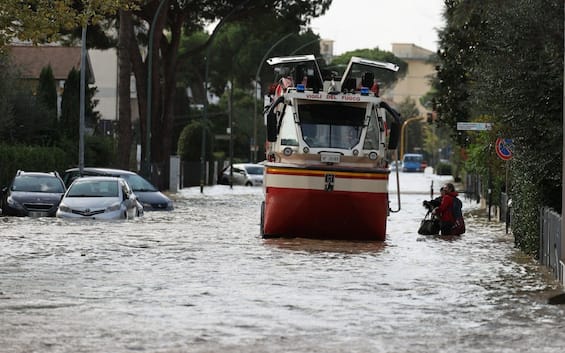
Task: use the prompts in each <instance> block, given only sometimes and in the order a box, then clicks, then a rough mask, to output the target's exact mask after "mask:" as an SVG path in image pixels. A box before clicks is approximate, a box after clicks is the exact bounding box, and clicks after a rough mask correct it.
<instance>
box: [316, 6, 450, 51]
mask: <svg viewBox="0 0 565 353" xmlns="http://www.w3.org/2000/svg"><path fill="white" fill-rule="evenodd" d="M443 7H444V0H333V1H332V4H331V6H330V8H329V10H328V11H326V13H325V14H324V15H323V16H321V17H318V18H315V19H313V20H312V23H311V27H312V30H313V31H314V33H317V34H318V35H319V36H320V37H321V38H322V39H331V40H333V41H334V55H340V54H343V53H344V52H346V51H350V50H354V49H366V48H369V49H374V48H375V47H378V48H379V49H381V50H386V51H391V50H392V43H413V44H416V45H417V46H420V47H423V48H426V49H428V50H432V51H436V50H437V40H438V38H437V30H438V29H440V28H441V27H442V26H443V24H444V20H443V17H442V12H443Z"/></svg>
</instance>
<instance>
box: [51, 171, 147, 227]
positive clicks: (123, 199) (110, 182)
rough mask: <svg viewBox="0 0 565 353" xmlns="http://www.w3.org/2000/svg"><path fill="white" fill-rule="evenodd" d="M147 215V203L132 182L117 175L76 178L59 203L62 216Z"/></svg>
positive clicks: (109, 217) (59, 211) (107, 217)
mask: <svg viewBox="0 0 565 353" xmlns="http://www.w3.org/2000/svg"><path fill="white" fill-rule="evenodd" d="M141 215H143V206H142V205H141V204H140V203H139V202H138V201H137V197H136V196H135V194H134V193H133V191H132V190H131V188H130V187H129V185H128V183H127V182H126V181H125V180H124V179H122V178H117V177H106V176H101V177H84V178H79V179H77V180H75V181H74V182H73V183H72V184H71V186H70V187H69V189H68V190H67V192H66V193H65V195H64V196H63V199H62V200H61V203H60V204H59V209H58V210H57V217H58V218H78V219H128V218H133V217H139V216H141Z"/></svg>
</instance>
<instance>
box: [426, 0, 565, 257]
mask: <svg viewBox="0 0 565 353" xmlns="http://www.w3.org/2000/svg"><path fill="white" fill-rule="evenodd" d="M445 4H446V9H445V18H446V26H445V28H443V29H442V30H441V31H440V50H439V59H440V63H439V69H438V81H437V84H438V85H437V95H436V97H435V101H436V108H437V111H438V113H439V117H440V124H443V125H447V126H450V127H451V128H452V131H456V123H457V122H458V121H488V122H491V123H493V124H494V128H493V130H492V131H490V132H487V133H485V134H486V135H487V137H488V138H486V139H485V138H484V137H485V136H484V135H485V134H483V136H476V133H460V134H459V135H458V142H459V143H460V144H461V145H464V146H467V147H470V148H474V146H476V149H478V150H483V151H486V152H485V153H486V154H483V156H482V157H483V158H482V164H483V165H484V166H485V167H484V168H482V170H483V171H485V170H489V167H490V170H491V172H493V173H494V174H495V175H496V174H498V175H504V170H503V169H496V163H494V162H493V161H496V158H497V157H496V156H495V154H494V149H493V148H492V146H493V144H494V140H495V139H496V138H497V137H503V138H510V139H512V140H513V144H514V150H513V159H512V162H511V168H510V176H511V178H510V180H509V181H508V183H506V182H505V180H504V178H500V180H501V182H502V183H504V184H503V185H502V186H501V187H500V188H501V189H505V190H507V191H509V192H510V195H511V197H512V199H513V210H514V218H513V223H514V224H513V228H514V233H515V238H516V242H517V244H518V245H520V246H521V247H522V248H523V249H525V250H527V251H529V252H532V253H535V251H536V249H537V233H538V223H537V220H538V210H537V208H538V206H540V205H546V206H550V207H553V208H554V209H556V210H557V211H561V187H562V185H561V180H562V177H561V161H562V134H563V131H562V126H563V125H562V119H563V110H562V109H563V106H562V102H563V29H564V28H563V27H564V21H563V13H564V12H563V10H564V9H563V6H564V4H563V1H560V0H551V1H529V0H483V1H480V2H476V1H469V0H446V1H445ZM489 146H490V147H489ZM475 162H476V161H475ZM489 164H490V166H489ZM487 166H488V167H487ZM504 167H508V164H507V165H505V166H504ZM474 168H477V165H476V163H475V166H474ZM489 187H490V186H489Z"/></svg>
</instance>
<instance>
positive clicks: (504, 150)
mask: <svg viewBox="0 0 565 353" xmlns="http://www.w3.org/2000/svg"><path fill="white" fill-rule="evenodd" d="M513 148H514V145H513V144H512V139H505V138H502V137H499V138H497V139H496V143H495V148H494V149H495V150H496V155H497V156H498V157H499V158H500V159H502V160H503V161H507V160H509V159H511V158H512V149H513Z"/></svg>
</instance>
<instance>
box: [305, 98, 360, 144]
mask: <svg viewBox="0 0 565 353" xmlns="http://www.w3.org/2000/svg"><path fill="white" fill-rule="evenodd" d="M298 116H299V119H300V128H301V131H302V137H303V139H304V142H306V144H307V145H308V146H310V147H313V148H345V149H351V148H353V147H354V146H356V145H357V144H359V139H360V137H361V131H362V128H363V123H364V120H365V107H364V106H351V105H343V104H300V105H299V106H298Z"/></svg>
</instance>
